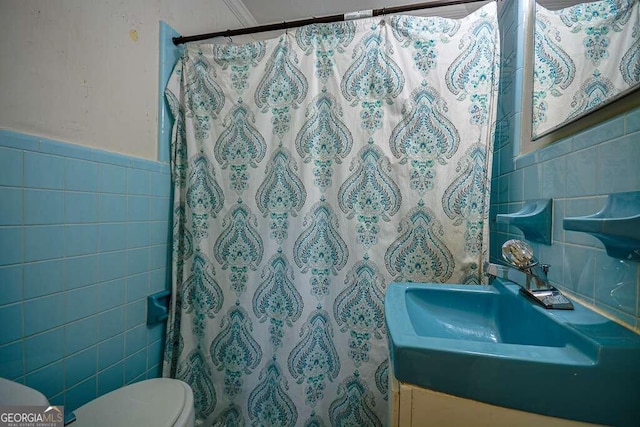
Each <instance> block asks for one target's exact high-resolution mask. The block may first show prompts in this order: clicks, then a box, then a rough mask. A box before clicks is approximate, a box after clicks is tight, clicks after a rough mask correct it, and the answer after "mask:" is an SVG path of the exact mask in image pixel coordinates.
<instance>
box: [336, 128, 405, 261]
mask: <svg viewBox="0 0 640 427" xmlns="http://www.w3.org/2000/svg"><path fill="white" fill-rule="evenodd" d="M349 171H351V174H350V175H349V176H348V177H347V179H346V180H345V182H344V183H343V184H342V185H341V186H340V190H339V191H338V204H339V206H340V209H341V210H342V212H344V213H345V214H347V218H348V219H351V218H354V217H355V218H356V219H357V221H358V223H357V226H356V231H357V233H358V243H360V244H361V245H363V246H364V247H365V248H369V247H371V246H373V245H375V244H376V243H377V241H378V233H379V232H380V227H379V225H378V223H379V222H380V220H383V221H389V217H391V216H393V215H395V214H396V213H397V212H398V209H400V205H401V204H402V195H401V194H400V189H399V188H398V186H397V185H396V183H395V182H394V181H393V178H392V177H391V164H390V162H389V159H388V158H387V157H385V155H384V153H383V152H382V150H380V149H379V148H378V147H376V146H375V145H374V144H373V141H372V140H370V141H369V144H367V145H366V146H365V147H364V148H363V149H362V150H360V152H359V153H358V157H356V158H355V159H354V160H353V161H352V163H351V167H350V168H349Z"/></svg>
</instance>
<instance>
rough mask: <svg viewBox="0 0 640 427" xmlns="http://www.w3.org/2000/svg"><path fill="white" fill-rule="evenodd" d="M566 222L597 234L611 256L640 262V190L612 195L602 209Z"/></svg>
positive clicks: (573, 229)
mask: <svg viewBox="0 0 640 427" xmlns="http://www.w3.org/2000/svg"><path fill="white" fill-rule="evenodd" d="M562 225H563V227H564V229H565V230H571V231H581V232H583V233H589V234H591V235H593V236H594V237H596V238H597V239H599V240H600V241H601V242H602V243H603V244H604V247H605V248H606V250H607V254H608V255H609V256H611V257H614V258H620V259H626V260H630V261H640V191H629V192H626V193H615V194H610V195H609V197H608V198H607V202H606V203H605V205H604V207H603V208H602V210H601V211H600V212H598V213H595V214H593V215H587V216H582V217H573V218H565V219H564V221H563V222H562Z"/></svg>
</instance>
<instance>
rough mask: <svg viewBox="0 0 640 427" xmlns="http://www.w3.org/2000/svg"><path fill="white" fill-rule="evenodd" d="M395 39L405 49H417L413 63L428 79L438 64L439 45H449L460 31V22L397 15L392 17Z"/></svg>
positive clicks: (435, 17) (434, 17)
mask: <svg viewBox="0 0 640 427" xmlns="http://www.w3.org/2000/svg"><path fill="white" fill-rule="evenodd" d="M391 29H392V32H393V35H394V37H395V38H396V39H397V40H398V41H399V42H401V43H402V46H403V47H409V46H412V47H413V48H414V49H415V52H414V54H413V62H414V63H415V67H416V69H417V70H418V71H419V72H420V73H422V75H423V76H424V77H427V75H428V73H429V71H431V70H433V69H435V68H436V66H437V64H438V48H437V45H438V43H444V44H446V43H449V41H450V40H451V37H453V36H454V35H455V34H456V33H457V32H458V30H459V29H460V21H457V20H454V19H446V18H440V17H437V16H433V17H417V16H405V15H395V16H392V17H391Z"/></svg>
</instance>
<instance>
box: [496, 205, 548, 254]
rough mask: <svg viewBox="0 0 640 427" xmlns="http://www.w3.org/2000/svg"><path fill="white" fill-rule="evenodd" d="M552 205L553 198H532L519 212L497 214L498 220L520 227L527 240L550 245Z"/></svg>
mask: <svg viewBox="0 0 640 427" xmlns="http://www.w3.org/2000/svg"><path fill="white" fill-rule="evenodd" d="M552 207H553V202H552V200H551V199H539V200H532V201H529V202H526V203H525V204H524V206H523V207H522V209H520V210H519V211H518V212H514V213H510V214H498V215H496V221H497V222H500V223H505V224H509V225H513V226H514V227H516V228H519V229H520V230H521V231H522V233H523V234H524V238H525V239H527V240H530V241H532V242H538V243H544V244H545V245H550V244H551V228H552V227H551V223H552V219H553V212H552Z"/></svg>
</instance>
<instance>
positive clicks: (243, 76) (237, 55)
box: [212, 41, 266, 95]
mask: <svg viewBox="0 0 640 427" xmlns="http://www.w3.org/2000/svg"><path fill="white" fill-rule="evenodd" d="M212 50H213V60H214V61H215V62H216V63H217V64H219V65H221V66H222V69H223V70H226V69H227V68H229V67H231V86H232V87H233V88H234V89H235V90H236V92H237V93H238V94H240V95H241V94H242V93H243V92H244V90H245V89H246V88H247V87H248V83H247V80H248V79H249V67H250V66H253V67H257V66H258V63H259V62H260V61H262V58H264V55H265V53H266V46H265V42H263V41H258V42H254V43H245V44H242V45H234V44H221V43H218V44H214V45H212Z"/></svg>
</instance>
